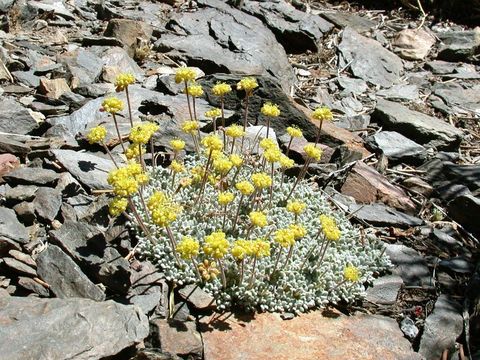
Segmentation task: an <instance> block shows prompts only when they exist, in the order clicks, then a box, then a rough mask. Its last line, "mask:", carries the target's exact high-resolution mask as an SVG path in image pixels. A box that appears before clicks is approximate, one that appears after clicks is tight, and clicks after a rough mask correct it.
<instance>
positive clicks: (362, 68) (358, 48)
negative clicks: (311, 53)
mask: <svg viewBox="0 0 480 360" xmlns="http://www.w3.org/2000/svg"><path fill="white" fill-rule="evenodd" d="M338 49H339V51H340V59H341V64H342V65H341V66H345V65H346V64H349V63H350V68H351V70H352V73H353V75H355V76H356V77H359V78H361V79H363V80H365V81H368V82H370V83H372V84H374V85H379V86H382V87H390V86H392V85H393V84H394V83H396V82H398V80H399V78H400V75H401V74H402V72H403V65H402V60H401V59H400V58H399V57H398V56H397V55H395V54H393V53H391V52H390V51H388V50H387V49H385V48H384V47H383V46H382V45H380V43H378V42H377V41H375V40H372V39H369V38H366V37H364V36H362V35H360V34H358V33H357V32H356V31H355V30H353V29H352V28H350V27H347V28H345V30H344V31H343V36H342V41H341V43H340V45H339V46H338Z"/></svg>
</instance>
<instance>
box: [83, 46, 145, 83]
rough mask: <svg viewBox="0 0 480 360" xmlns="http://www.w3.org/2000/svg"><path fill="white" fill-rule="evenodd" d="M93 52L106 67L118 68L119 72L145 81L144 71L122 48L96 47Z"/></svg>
mask: <svg viewBox="0 0 480 360" xmlns="http://www.w3.org/2000/svg"><path fill="white" fill-rule="evenodd" d="M92 52H94V53H95V54H96V55H98V56H99V57H100V58H101V59H102V61H103V65H104V67H106V66H107V67H113V68H117V69H119V72H123V73H125V72H127V73H131V74H133V75H134V76H135V78H136V79H137V80H139V81H142V80H143V70H142V69H141V68H140V67H139V66H138V65H137V63H136V62H135V61H134V60H133V59H132V58H131V57H130V56H129V55H128V53H127V52H126V51H125V50H124V49H122V48H121V47H105V46H96V47H94V48H92ZM104 80H105V79H104ZM112 80H115V79H112Z"/></svg>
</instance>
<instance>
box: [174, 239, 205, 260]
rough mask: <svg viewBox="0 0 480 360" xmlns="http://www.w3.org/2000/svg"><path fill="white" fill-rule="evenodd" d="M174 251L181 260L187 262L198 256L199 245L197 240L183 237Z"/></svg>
mask: <svg viewBox="0 0 480 360" xmlns="http://www.w3.org/2000/svg"><path fill="white" fill-rule="evenodd" d="M176 250H177V252H178V253H179V254H180V257H181V258H182V259H184V260H189V259H191V258H193V257H195V256H197V255H198V251H199V250H200V244H199V242H198V241H197V240H194V239H193V238H191V237H189V236H184V237H183V239H182V241H180V242H179V243H178V244H177V248H176Z"/></svg>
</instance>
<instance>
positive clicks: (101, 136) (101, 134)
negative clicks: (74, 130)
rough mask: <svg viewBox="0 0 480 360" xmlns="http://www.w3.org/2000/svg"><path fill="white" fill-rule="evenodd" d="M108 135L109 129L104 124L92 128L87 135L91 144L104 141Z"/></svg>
mask: <svg viewBox="0 0 480 360" xmlns="http://www.w3.org/2000/svg"><path fill="white" fill-rule="evenodd" d="M106 136H107V129H106V128H105V127H104V126H101V125H99V126H95V127H93V128H91V129H90V131H89V133H88V135H87V140H88V142H89V143H90V144H96V143H100V142H103V140H105V137H106Z"/></svg>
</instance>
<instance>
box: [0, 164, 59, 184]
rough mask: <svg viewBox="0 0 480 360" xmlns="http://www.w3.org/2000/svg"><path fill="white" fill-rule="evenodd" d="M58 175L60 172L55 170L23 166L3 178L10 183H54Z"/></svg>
mask: <svg viewBox="0 0 480 360" xmlns="http://www.w3.org/2000/svg"><path fill="white" fill-rule="evenodd" d="M58 177H59V174H58V173H56V172H55V171H53V170H48V169H43V168H32V167H23V168H19V169H17V170H14V171H12V172H10V173H8V174H7V175H4V176H3V179H4V180H5V181H7V182H8V183H9V184H18V185H22V184H25V185H32V184H33V185H53V184H54V183H55V182H56V181H57V180H58Z"/></svg>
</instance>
